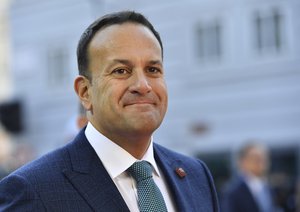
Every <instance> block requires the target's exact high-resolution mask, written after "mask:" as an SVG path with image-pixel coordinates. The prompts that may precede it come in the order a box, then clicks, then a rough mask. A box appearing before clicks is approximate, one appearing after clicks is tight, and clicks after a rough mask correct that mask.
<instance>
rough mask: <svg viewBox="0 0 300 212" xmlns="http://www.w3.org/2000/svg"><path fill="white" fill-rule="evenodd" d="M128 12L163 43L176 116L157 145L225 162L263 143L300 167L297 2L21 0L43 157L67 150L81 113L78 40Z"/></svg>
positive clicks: (20, 86) (23, 71)
mask: <svg viewBox="0 0 300 212" xmlns="http://www.w3.org/2000/svg"><path fill="white" fill-rule="evenodd" d="M121 9H129V10H136V11H140V12H142V13H144V14H145V15H146V16H147V17H148V18H149V19H150V21H151V22H152V23H153V24H154V26H155V27H156V29H157V30H158V31H159V32H160V34H161V36H162V40H163V44H164V48H165V52H164V55H165V58H164V65H165V70H166V80H167V84H168V89H169V110H168V113H167V115H166V118H165V121H164V123H163V124H162V126H161V128H160V129H159V130H158V132H157V133H156V134H155V136H154V138H155V140H156V141H157V142H158V143H162V144H164V145H166V146H169V147H171V148H173V149H175V150H177V151H181V152H183V153H186V154H189V155H194V156H198V155H200V156H201V155H204V156H205V155H216V156H217V155H218V154H220V155H222V154H223V153H232V152H234V151H235V150H236V149H237V148H238V147H239V146H240V145H242V144H243V143H244V142H246V141H247V140H249V139H258V140H260V141H262V142H264V143H265V144H266V145H268V146H270V147H271V148H272V149H274V150H275V152H276V151H277V150H280V151H281V153H280V154H281V155H283V156H284V157H286V158H289V159H291V158H292V159H291V160H293V161H295V162H294V165H293V166H296V167H297V170H299V156H298V155H299V145H300V41H299V40H300V39H299V34H300V22H299V20H300V13H299V11H300V2H299V1H298V0H286V1H280V0H272V1H271V0H263V1H262V0H261V1H258V0H243V1H240V0H239V1H238V0H229V1H222V0H213V1H211V0H201V1H196V0H188V1H178V0H166V1H158V0H153V1H137V0H127V1H115V0H113V1H112V0H101V1H100V0H90V1H87V0H52V1H38V0H26V1H25V0H15V2H14V3H13V4H12V7H11V28H12V47H13V48H12V58H13V59H12V60H13V67H12V68H13V76H14V78H13V80H14V85H15V88H14V89H15V95H16V96H19V97H20V98H21V99H22V101H23V104H24V111H25V117H24V120H25V126H26V128H25V131H24V132H23V135H24V136H23V138H25V140H26V141H27V142H31V143H34V144H35V145H37V147H38V149H39V151H40V152H45V151H48V150H49V149H52V148H55V147H57V146H58V145H60V144H61V142H62V141H63V139H64V135H63V131H64V127H65V126H66V125H67V124H68V120H70V117H72V115H74V114H76V113H77V110H78V100H77V98H76V96H75V94H74V91H73V79H74V77H75V76H76V74H77V67H76V54H75V53H76V45H77V42H78V40H79V37H80V35H81V33H82V32H83V30H84V29H85V28H86V27H87V25H88V24H90V23H91V21H92V20H94V18H96V17H98V16H101V15H103V14H104V13H106V12H111V11H117V10H121ZM285 150H286V152H287V153H284V151H285ZM280 151H279V152H280ZM282 151H283V153H282ZM280 154H279V155H280ZM221 158H222V157H221ZM220 164H222V161H220Z"/></svg>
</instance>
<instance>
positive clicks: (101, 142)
mask: <svg viewBox="0 0 300 212" xmlns="http://www.w3.org/2000/svg"><path fill="white" fill-rule="evenodd" d="M85 135H86V137H87V140H88V141H89V142H90V144H91V145H92V147H93V148H94V150H95V152H96V154H97V155H98V157H99V158H100V160H101V162H102V163H103V165H104V167H105V169H106V170H107V172H108V173H109V175H110V176H111V178H116V177H118V176H119V175H120V174H122V173H123V172H124V171H126V170H127V169H128V168H129V167H130V166H131V165H132V164H133V163H134V162H136V161H138V159H136V158H135V157H133V156H132V155H131V154H130V153H129V152H127V151H126V150H125V149H123V148H122V147H120V146H119V145H117V144H116V143H114V142H113V141H111V140H110V139H108V138H107V137H105V136H104V135H103V134H101V133H100V132H99V131H98V130H97V129H96V128H95V127H94V126H93V125H92V124H91V123H90V122H89V123H88V124H87V127H86V129H85ZM142 160H145V161H147V162H149V163H150V164H151V165H152V167H153V168H154V173H155V174H156V175H158V176H160V173H159V169H158V166H157V164H156V162H155V159H154V151H153V138H152V137H151V142H150V145H149V147H148V149H147V151H146V153H145V155H144V156H143V158H142Z"/></svg>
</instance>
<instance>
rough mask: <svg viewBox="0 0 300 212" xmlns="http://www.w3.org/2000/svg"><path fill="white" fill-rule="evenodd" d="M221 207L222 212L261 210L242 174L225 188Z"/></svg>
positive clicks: (255, 211)
mask: <svg viewBox="0 0 300 212" xmlns="http://www.w3.org/2000/svg"><path fill="white" fill-rule="evenodd" d="M221 209H222V212H260V208H259V205H258V203H257V202H256V200H255V198H254V196H253V194H252V193H251V191H250V188H249V187H248V185H247V184H246V182H245V180H244V178H243V177H242V176H237V177H235V178H234V180H233V181H232V182H231V183H230V184H229V185H228V186H227V187H226V188H225V190H224V193H223V195H222V200H221ZM270 212H271V211H270Z"/></svg>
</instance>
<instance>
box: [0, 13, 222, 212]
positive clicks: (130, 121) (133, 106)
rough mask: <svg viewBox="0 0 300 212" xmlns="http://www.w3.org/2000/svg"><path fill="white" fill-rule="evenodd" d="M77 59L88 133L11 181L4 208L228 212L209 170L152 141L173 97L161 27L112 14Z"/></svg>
mask: <svg viewBox="0 0 300 212" xmlns="http://www.w3.org/2000/svg"><path fill="white" fill-rule="evenodd" d="M77 56H78V65H79V74H80V75H79V76H78V77H77V78H76V79H75V82H74V87H75V91H76V93H77V95H78V97H79V98H80V101H81V103H82V104H83V106H84V108H85V109H86V110H87V118H88V120H89V122H88V124H87V127H85V128H84V129H83V130H81V131H80V132H79V134H78V135H77V136H76V138H75V139H74V140H73V141H72V142H71V143H68V144H67V145H65V146H64V147H62V148H60V149H58V150H56V151H54V152H51V153H49V154H47V155H46V156H43V157H41V158H40V159H37V160H36V161H34V162H32V163H29V164H28V165H25V166H23V167H22V168H20V169H18V170H17V171H16V172H14V173H12V174H11V175H9V176H8V177H6V178H4V179H3V180H2V181H1V182H0V211H39V212H41V211H64V212H67V211H70V212H71V211H72V212H73V211H85V212H87V211H105V212H106V211H160V212H165V211H169V212H173V211H187V212H193V211H197V212H217V211H219V207H218V200H217V195H216V192H215V187H214V183H213V180H212V177H211V175H210V172H209V170H208V168H207V167H206V165H205V164H204V163H203V162H202V161H200V160H198V159H195V158H191V157H187V156H184V155H181V154H179V153H176V152H173V151H171V150H169V149H167V148H164V147H162V146H160V145H159V144H156V143H155V142H153V140H154V139H153V137H152V134H153V133H154V131H155V130H156V129H157V128H158V127H159V126H160V124H161V122H162V120H163V118H164V115H165V113H166V110H167V105H168V94H167V87H166V83H165V79H164V73H165V72H164V69H163V46H162V42H161V39H160V36H159V34H158V32H157V31H156V30H155V29H154V28H153V26H152V24H151V23H150V22H149V21H148V20H147V19H146V18H145V17H144V16H143V15H142V14H140V13H136V12H131V11H122V12H117V13H112V14H108V15H106V16H104V17H102V18H100V19H98V20H96V21H95V22H94V23H92V24H91V25H90V26H89V27H88V28H87V29H86V31H85V32H84V33H83V35H82V37H81V39H80V41H79V44H78V49H77ZM135 169H136V170H135ZM141 171H142V172H141ZM144 177H146V178H144ZM140 178H143V179H140ZM144 184H146V185H147V186H148V188H145V189H143V188H144ZM150 187H151V188H152V189H149V188H150ZM154 193H155V194H154ZM145 196H147V197H145ZM158 203H159V204H158ZM144 206H146V208H145V207H144Z"/></svg>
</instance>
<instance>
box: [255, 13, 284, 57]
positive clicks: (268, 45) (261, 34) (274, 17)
mask: <svg viewBox="0 0 300 212" xmlns="http://www.w3.org/2000/svg"><path fill="white" fill-rule="evenodd" d="M254 23H255V32H256V36H255V40H256V49H257V50H258V51H259V52H260V53H262V52H271V51H273V52H279V51H280V50H281V48H282V15H281V14H280V13H279V11H278V10H276V9H273V10H272V11H271V12H270V13H267V14H262V13H259V12H257V13H256V14H255V22H254Z"/></svg>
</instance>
